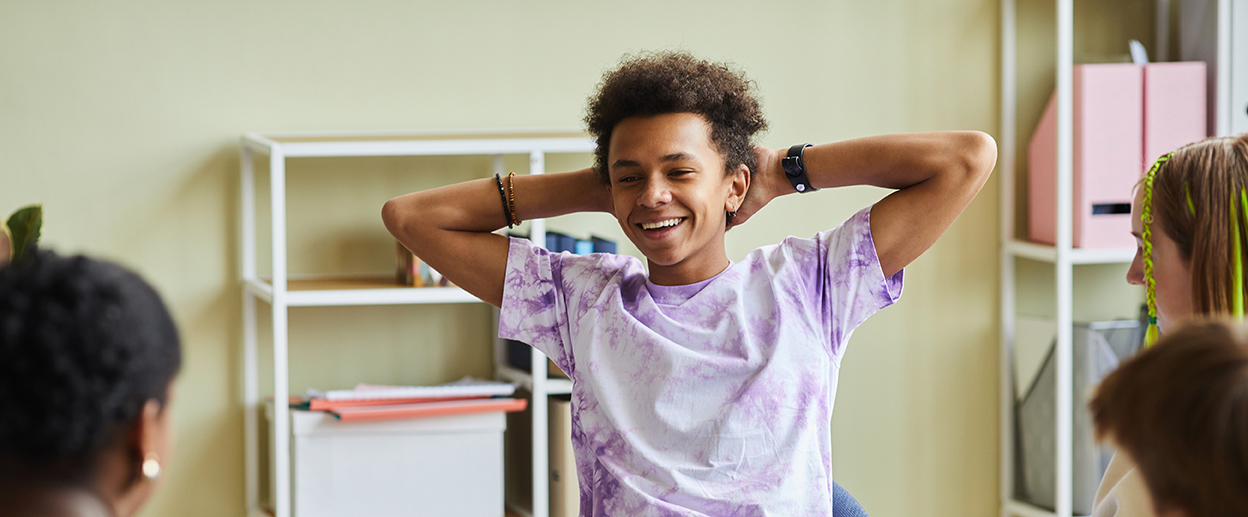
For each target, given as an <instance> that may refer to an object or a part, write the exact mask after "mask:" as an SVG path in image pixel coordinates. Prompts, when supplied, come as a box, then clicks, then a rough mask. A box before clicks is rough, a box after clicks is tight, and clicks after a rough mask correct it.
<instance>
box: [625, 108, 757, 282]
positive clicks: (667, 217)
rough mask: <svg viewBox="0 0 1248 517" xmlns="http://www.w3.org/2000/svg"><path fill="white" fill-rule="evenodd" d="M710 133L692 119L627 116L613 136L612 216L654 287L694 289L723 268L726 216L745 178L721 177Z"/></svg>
mask: <svg viewBox="0 0 1248 517" xmlns="http://www.w3.org/2000/svg"><path fill="white" fill-rule="evenodd" d="M710 135H711V125H710V123H708V122H707V121H706V119H705V118H703V117H702V116H701V115H697V114H693V113H669V114H663V115H654V116H646V117H631V118H627V119H624V120H623V121H621V122H620V123H619V124H617V125H616V126H615V129H614V130H613V131H612V134H611V144H610V149H609V153H608V156H609V157H610V160H609V171H608V173H609V176H610V184H609V186H610V189H611V199H612V207H613V212H614V215H615V217H616V219H617V220H619V221H620V226H621V227H622V228H623V229H624V233H625V234H626V235H628V238H629V240H631V241H633V244H635V245H636V246H637V248H638V249H639V250H640V251H641V252H642V253H643V254H644V255H645V256H646V258H647V259H648V260H649V263H650V277H651V281H652V282H654V283H656V284H667V285H681V284H689V283H694V282H698V281H701V280H705V279H707V278H710V277H712V276H715V275H716V274H718V273H719V272H720V271H723V269H724V268H725V267H727V266H728V257H727V254H726V253H725V252H724V229H725V224H726V221H725V213H726V212H728V211H731V210H734V209H735V207H736V206H738V205H740V203H741V199H742V197H743V196H744V195H745V190H746V188H748V185H749V179H748V176H749V173H748V170H747V169H745V167H744V166H742V167H741V169H742V171H739V173H738V174H735V175H727V174H725V172H724V160H723V158H722V157H721V156H720V154H719V152H718V150H716V149H715V147H714V144H713V143H712V142H711V138H710ZM738 176H744V177H745V179H743V180H741V179H738V178H737V177H738Z"/></svg>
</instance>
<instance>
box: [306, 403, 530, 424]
mask: <svg viewBox="0 0 1248 517" xmlns="http://www.w3.org/2000/svg"><path fill="white" fill-rule="evenodd" d="M528 404H529V401H528V400H527V399H473V400H454V401H441V402H424V403H417V404H397V405H396V404H390V405H384V406H357V407H338V408H335V409H332V410H331V411H330V414H332V415H334V416H335V417H337V418H338V420H341V421H343V422H371V421H378V420H402V419H408V418H428V417H435V416H451V415H467V414H472V413H489V412H493V411H504V412H512V411H524V408H526V407H528Z"/></svg>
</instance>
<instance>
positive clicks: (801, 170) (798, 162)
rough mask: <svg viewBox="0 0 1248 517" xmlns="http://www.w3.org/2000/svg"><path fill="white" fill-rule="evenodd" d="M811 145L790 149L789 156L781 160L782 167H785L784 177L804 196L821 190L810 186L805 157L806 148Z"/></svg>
mask: <svg viewBox="0 0 1248 517" xmlns="http://www.w3.org/2000/svg"><path fill="white" fill-rule="evenodd" d="M807 147H811V144H809V143H806V144H797V145H794V146H793V147H790V148H789V154H788V156H785V157H784V158H783V159H782V160H780V165H781V166H782V167H784V175H785V176H787V177H788V178H789V183H791V184H793V190H796V191H798V192H800V193H802V194H805V193H807V192H814V191H816V190H819V189H817V188H815V186H814V185H811V184H810V178H808V177H807V176H806V162H805V161H804V160H803V155H804V154H805V153H806V148H807Z"/></svg>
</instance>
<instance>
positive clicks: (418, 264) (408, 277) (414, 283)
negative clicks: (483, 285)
mask: <svg viewBox="0 0 1248 517" xmlns="http://www.w3.org/2000/svg"><path fill="white" fill-rule="evenodd" d="M394 251H395V254H396V256H395V259H396V262H397V263H398V268H397V269H396V270H395V275H394V280H395V282H398V284H399V285H407V286H411V287H455V284H454V283H453V282H451V281H450V280H447V278H446V277H444V276H442V274H441V273H438V271H437V270H436V269H433V268H431V267H429V264H426V263H425V261H423V260H420V257H417V256H416V254H415V253H412V252H411V251H410V250H408V249H407V248H406V247H404V246H403V243H401V242H395V243H394Z"/></svg>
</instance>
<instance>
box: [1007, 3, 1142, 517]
mask: <svg viewBox="0 0 1248 517" xmlns="http://www.w3.org/2000/svg"><path fill="white" fill-rule="evenodd" d="M1162 1H1163V0H1158V3H1159V5H1160V4H1161V3H1162ZM1054 3H1055V7H1056V12H1057V19H1056V22H1057V23H1056V25H1057V26H1056V32H1057V44H1056V48H1055V49H1054V51H1055V53H1056V61H1057V67H1056V69H1057V70H1056V72H1057V73H1056V75H1057V77H1056V87H1055V90H1056V97H1057V156H1056V158H1057V178H1056V180H1057V200H1056V202H1057V206H1056V219H1057V221H1056V223H1057V224H1056V229H1057V235H1056V239H1055V242H1054V244H1053V245H1044V244H1037V243H1032V242H1026V241H1022V240H1019V239H1017V238H1016V237H1015V236H1014V228H1015V226H1016V224H1015V215H1016V214H1015V208H1016V207H1015V203H1014V201H1015V198H1014V196H1015V186H1016V178H1017V160H1018V149H1017V141H1018V131H1017V122H1018V108H1017V104H1018V92H1017V90H1018V68H1017V66H1018V61H1017V59H1018V58H1017V36H1018V26H1017V9H1016V0H1001V63H1000V64H1001V77H1000V83H1001V97H1000V98H1001V106H1000V108H1001V121H1000V122H1001V128H1000V131H1001V142H1000V151H1001V152H1000V158H1001V163H1000V169H1001V180H1000V188H1001V191H1000V211H1001V235H1000V239H1001V252H1000V253H1001V255H1000V267H1001V327H1000V332H1001V334H1000V343H1001V345H1000V346H1001V350H1000V354H999V357H1000V362H999V364H998V367H999V368H1000V375H999V379H1000V386H999V387H998V390H999V392H1000V399H999V404H1000V433H1001V434H1000V444H1001V449H1000V453H999V454H1000V460H999V464H1000V469H1001V470H1000V473H999V474H1000V501H1001V504H1000V512H1001V515H1002V517H1011V516H1020V517H1040V516H1044V517H1073V490H1074V487H1073V485H1072V468H1073V465H1072V463H1073V458H1072V448H1073V430H1072V428H1071V425H1072V422H1071V420H1072V418H1071V416H1072V410H1073V407H1072V395H1073V393H1072V392H1073V357H1072V342H1073V339H1072V338H1073V329H1074V321H1073V320H1074V318H1073V305H1074V294H1073V285H1072V282H1073V278H1074V266H1075V265H1080V264H1122V263H1130V262H1131V261H1132V260H1134V258H1135V254H1136V251H1135V249H1117V248H1115V249H1077V248H1074V247H1073V246H1072V237H1073V227H1072V219H1073V217H1072V214H1073V211H1072V207H1073V199H1072V197H1073V195H1072V187H1073V170H1074V153H1073V151H1074V125H1073V121H1074V112H1073V103H1072V100H1073V92H1074V88H1073V77H1074V73H1073V72H1074V5H1073V0H1054ZM1019 258H1026V259H1031V260H1038V261H1041V262H1047V263H1050V264H1052V265H1053V267H1054V271H1055V275H1054V276H1055V280H1054V290H1055V292H1056V303H1055V305H1056V307H1055V313H1056V318H1055V319H1056V320H1057V321H1056V324H1057V343H1056V347H1055V351H1054V352H1055V353H1054V359H1055V366H1056V377H1057V378H1056V388H1055V389H1056V392H1057V393H1056V401H1055V406H1056V407H1055V411H1056V416H1055V422H1054V425H1055V428H1056V429H1055V431H1056V433H1055V438H1056V444H1055V451H1054V455H1055V458H1054V461H1055V467H1056V468H1055V478H1056V479H1055V494H1054V495H1055V497H1054V509H1053V511H1048V510H1044V509H1041V508H1038V507H1036V506H1034V505H1030V504H1027V503H1025V502H1023V501H1018V500H1016V499H1015V498H1014V489H1015V480H1014V453H1015V451H1014V449H1015V445H1014V420H1013V412H1014V404H1015V400H1014V395H1013V393H1014V388H1013V387H1014V378H1013V375H1014V351H1015V344H1016V339H1015V332H1016V330H1017V329H1016V319H1017V314H1016V311H1017V301H1016V296H1017V292H1016V285H1015V279H1016V273H1017V270H1016V261H1017V259H1019Z"/></svg>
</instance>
